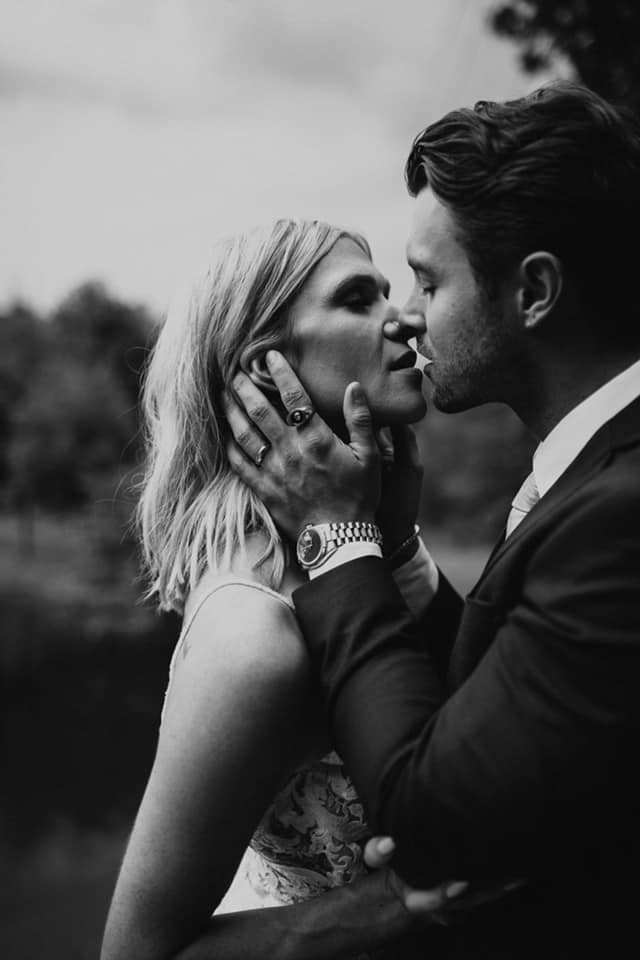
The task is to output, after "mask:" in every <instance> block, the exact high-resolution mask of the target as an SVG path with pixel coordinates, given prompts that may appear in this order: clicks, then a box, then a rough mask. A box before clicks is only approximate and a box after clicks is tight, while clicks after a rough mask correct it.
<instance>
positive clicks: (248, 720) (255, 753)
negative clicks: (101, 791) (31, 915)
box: [102, 586, 407, 960]
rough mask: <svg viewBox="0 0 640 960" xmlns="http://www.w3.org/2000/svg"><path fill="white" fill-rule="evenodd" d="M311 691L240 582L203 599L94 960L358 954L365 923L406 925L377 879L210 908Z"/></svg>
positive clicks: (287, 641) (262, 600) (303, 718)
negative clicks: (328, 891)
mask: <svg viewBox="0 0 640 960" xmlns="http://www.w3.org/2000/svg"><path fill="white" fill-rule="evenodd" d="M309 699H310V698H309V666H308V660H307V654H306V651H305V648H304V646H303V643H302V640H301V638H300V635H299V632H298V628H297V624H296V621H295V618H294V616H293V614H292V613H291V611H290V610H289V609H288V608H287V607H286V606H285V605H284V604H282V603H280V602H279V601H278V600H276V599H274V598H271V597H269V596H266V595H265V594H264V593H261V592H260V591H258V590H255V591H254V590H251V589H250V588H246V587H238V586H227V587H224V588H221V589H220V590H218V591H217V592H216V593H215V594H213V595H212V596H211V597H210V598H209V599H208V600H207V601H206V602H205V603H204V605H203V606H202V608H201V609H200V610H199V612H198V614H197V615H196V617H195V620H194V622H193V624H192V626H191V629H190V632H189V635H188V643H185V645H184V646H183V650H182V652H181V654H180V656H179V659H178V661H177V663H176V667H175V670H174V677H173V682H172V686H171V691H170V695H169V698H168V703H167V707H166V710H165V716H164V720H163V724H162V729H161V733H160V738H159V743H158V749H157V754H156V757H155V761H154V764H153V769H152V771H151V775H150V778H149V782H148V784H147V788H146V791H145V794H144V797H143V799H142V803H141V805H140V809H139V811H138V815H137V818H136V821H135V825H134V828H133V832H132V835H131V838H130V841H129V845H128V848H127V851H126V854H125V858H124V861H123V864H122V868H121V872H120V876H119V878H118V882H117V885H116V890H115V893H114V897H113V902H112V905H111V910H110V913H109V917H108V921H107V926H106V931H105V936H104V943H103V951H102V960H124V958H127V960H129V958H131V957H135V958H136V960H170V958H175V957H178V956H179V957H180V958H181V960H182V958H187V957H188V958H189V960H196V958H205V957H216V958H229V960H232V958H236V957H238V958H239V957H243V958H246V957H250V956H253V955H255V956H256V957H258V956H259V957H264V956H265V954H266V953H267V952H268V953H269V954H270V956H271V958H272V960H275V958H277V957H281V956H282V957H295V956H300V957H304V958H305V960H310V958H312V957H314V956H318V957H327V956H332V955H334V956H336V957H340V956H343V955H344V956H348V955H349V954H353V952H354V951H355V952H357V951H358V950H359V949H361V944H360V943H359V942H358V941H359V939H360V938H362V940H363V942H364V941H366V942H370V940H371V928H372V927H374V926H375V925H376V923H378V926H379V929H380V932H382V930H383V929H386V928H389V929H392V928H393V929H394V930H395V929H397V928H399V927H400V926H402V923H404V924H406V922H407V920H406V917H404V916H403V911H404V908H403V907H402V905H401V904H400V903H399V901H397V900H394V898H393V896H392V894H391V893H388V894H385V896H383V895H382V888H381V887H380V880H377V879H376V878H367V883H365V884H363V885H362V886H360V887H358V888H357V889H355V888H354V890H353V891H348V892H347V891H345V892H343V891H338V892H337V894H336V895H335V896H334V895H333V894H332V895H331V896H330V897H329V898H328V900H327V901H326V902H325V901H324V898H322V901H315V902H312V903H309V904H300V905H298V906H296V907H291V908H276V909H273V908H271V909H264V910H258V911H250V912H249V911H248V912H247V913H245V914H242V913H240V914H237V915H233V914H231V915H227V916H222V917H214V918H212V916H211V915H212V913H213V911H214V910H215V908H216V906H217V905H218V903H219V902H220V900H221V899H222V897H223V895H224V893H225V891H226V889H227V888H228V886H229V884H230V882H231V879H232V878H233V875H234V872H235V870H236V867H237V865H238V863H239V861H240V859H241V857H242V854H243V852H244V850H245V848H246V846H247V843H248V841H249V839H250V837H251V835H252V833H253V830H254V829H255V826H256V824H257V823H258V822H259V820H260V818H261V816H262V815H263V814H264V811H265V810H266V809H267V807H268V805H269V803H270V802H271V801H272V799H273V797H274V795H275V794H276V793H277V791H278V790H279V789H280V788H281V786H282V783H283V782H284V781H285V780H286V778H287V776H289V775H290V774H291V772H292V770H293V769H295V767H296V766H297V765H298V764H299V763H301V762H302V761H303V759H304V753H305V747H306V742H305V740H306V738H305V733H306V731H308V729H309V720H310V718H309V716H308V713H307V704H308V702H309ZM376 884H377V885H376ZM365 902H366V903H367V904H368V905H369V907H370V909H368V910H367V911H366V912H365V911H364V904H365ZM332 903H333V904H334V906H333V907H332ZM276 915H277V916H276ZM394 921H395V926H394ZM329 943H331V944H333V946H334V953H333V954H332V953H327V948H328V944H329ZM343 946H344V950H343Z"/></svg>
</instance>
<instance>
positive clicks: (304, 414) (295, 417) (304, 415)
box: [287, 407, 315, 429]
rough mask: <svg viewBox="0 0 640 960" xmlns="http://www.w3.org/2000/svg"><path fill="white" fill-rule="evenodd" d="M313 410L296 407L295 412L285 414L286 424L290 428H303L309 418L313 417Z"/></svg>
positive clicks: (311, 408)
mask: <svg viewBox="0 0 640 960" xmlns="http://www.w3.org/2000/svg"><path fill="white" fill-rule="evenodd" d="M314 413H315V410H314V409H313V407H296V408H295V410H290V411H289V413H288V414H287V423H288V424H289V426H290V427H297V428H298V429H300V427H304V426H305V425H306V424H307V423H309V420H311V417H312V416H313V415H314Z"/></svg>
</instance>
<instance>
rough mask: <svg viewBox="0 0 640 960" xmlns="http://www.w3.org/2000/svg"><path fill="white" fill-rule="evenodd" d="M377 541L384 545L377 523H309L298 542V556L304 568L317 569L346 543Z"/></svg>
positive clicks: (378, 543) (355, 521) (379, 544)
mask: <svg viewBox="0 0 640 960" xmlns="http://www.w3.org/2000/svg"><path fill="white" fill-rule="evenodd" d="M358 542H362V543H375V544H377V545H378V546H379V547H381V546H382V534H381V533H380V528H379V527H378V526H376V524H375V523H361V522H360V521H358V520H352V521H348V522H347V523H308V524H307V525H306V527H305V528H304V529H303V530H302V532H301V533H300V536H299V537H298V541H297V543H296V556H297V558H298V563H299V564H300V566H301V567H302V569H303V570H315V569H316V567H321V566H322V564H323V563H324V562H325V561H326V560H328V559H329V557H330V556H331V554H333V553H335V552H336V550H337V549H338V547H341V546H343V545H344V544H345V543H358Z"/></svg>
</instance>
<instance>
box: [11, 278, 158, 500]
mask: <svg viewBox="0 0 640 960" xmlns="http://www.w3.org/2000/svg"><path fill="white" fill-rule="evenodd" d="M152 335H153V326H152V323H151V320H150V318H149V317H148V316H147V314H146V313H145V312H144V311H143V310H141V309H140V308H136V307H132V306H129V305H127V304H123V303H120V302H119V301H117V300H114V299H113V298H112V297H110V296H109V295H108V294H107V293H106V291H105V290H104V289H103V288H102V287H101V286H99V285H97V284H86V285H84V286H82V287H80V288H79V289H78V290H76V291H74V292H73V293H72V294H71V295H70V296H69V297H68V298H67V299H66V300H65V301H64V302H63V303H62V304H61V305H60V306H59V307H58V309H57V310H56V311H55V312H54V314H53V316H52V317H51V318H50V319H48V320H44V319H38V318H36V317H35V315H34V314H33V313H31V312H30V311H27V310H25V308H15V307H14V308H12V309H11V310H10V311H9V312H8V313H7V314H6V315H5V316H4V317H3V318H1V321H0V337H1V344H0V346H1V347H3V348H5V349H3V350H0V354H2V355H3V356H4V357H6V358H7V359H6V361H5V366H6V368H7V370H6V376H4V375H3V376H2V391H1V392H0V429H2V428H3V427H4V436H5V441H6V447H5V449H6V453H5V461H4V472H3V475H2V480H3V481H4V487H5V494H6V497H7V500H8V501H9V503H10V504H13V505H14V506H16V507H19V508H20V509H27V508H30V507H33V506H35V505H39V506H41V507H45V508H69V509H74V508H77V507H79V506H82V505H83V504H85V503H88V502H92V501H96V500H98V499H100V498H102V497H104V496H109V495H110V493H112V492H113V490H114V488H115V487H116V486H117V484H118V482H119V481H120V479H121V478H122V476H123V475H124V474H125V473H126V471H127V470H128V469H130V468H131V466H132V464H133V463H135V460H136V457H137V453H138V443H137V438H138V429H137V398H138V390H139V381H140V373H141V368H142V365H143V361H144V357H145V354H146V350H147V348H148V345H149V343H150V340H151V338H152ZM0 372H2V373H3V374H4V373H5V371H4V370H2V371H0Z"/></svg>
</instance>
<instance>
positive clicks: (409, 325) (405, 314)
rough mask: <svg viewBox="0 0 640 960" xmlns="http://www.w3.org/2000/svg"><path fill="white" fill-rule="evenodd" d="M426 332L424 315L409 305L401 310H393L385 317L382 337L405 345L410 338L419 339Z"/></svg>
mask: <svg viewBox="0 0 640 960" xmlns="http://www.w3.org/2000/svg"><path fill="white" fill-rule="evenodd" d="M426 330H427V323H426V320H425V317H424V314H423V313H421V312H420V311H418V310H416V309H415V308H410V306H409V304H407V306H406V307H405V308H404V309H402V310H395V311H394V313H393V314H392V315H390V316H389V317H387V320H386V322H385V325H384V335H385V337H386V338H387V339H388V340H398V341H401V342H403V343H406V342H407V341H408V340H411V338H412V337H421V336H423V334H424V333H426Z"/></svg>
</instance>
